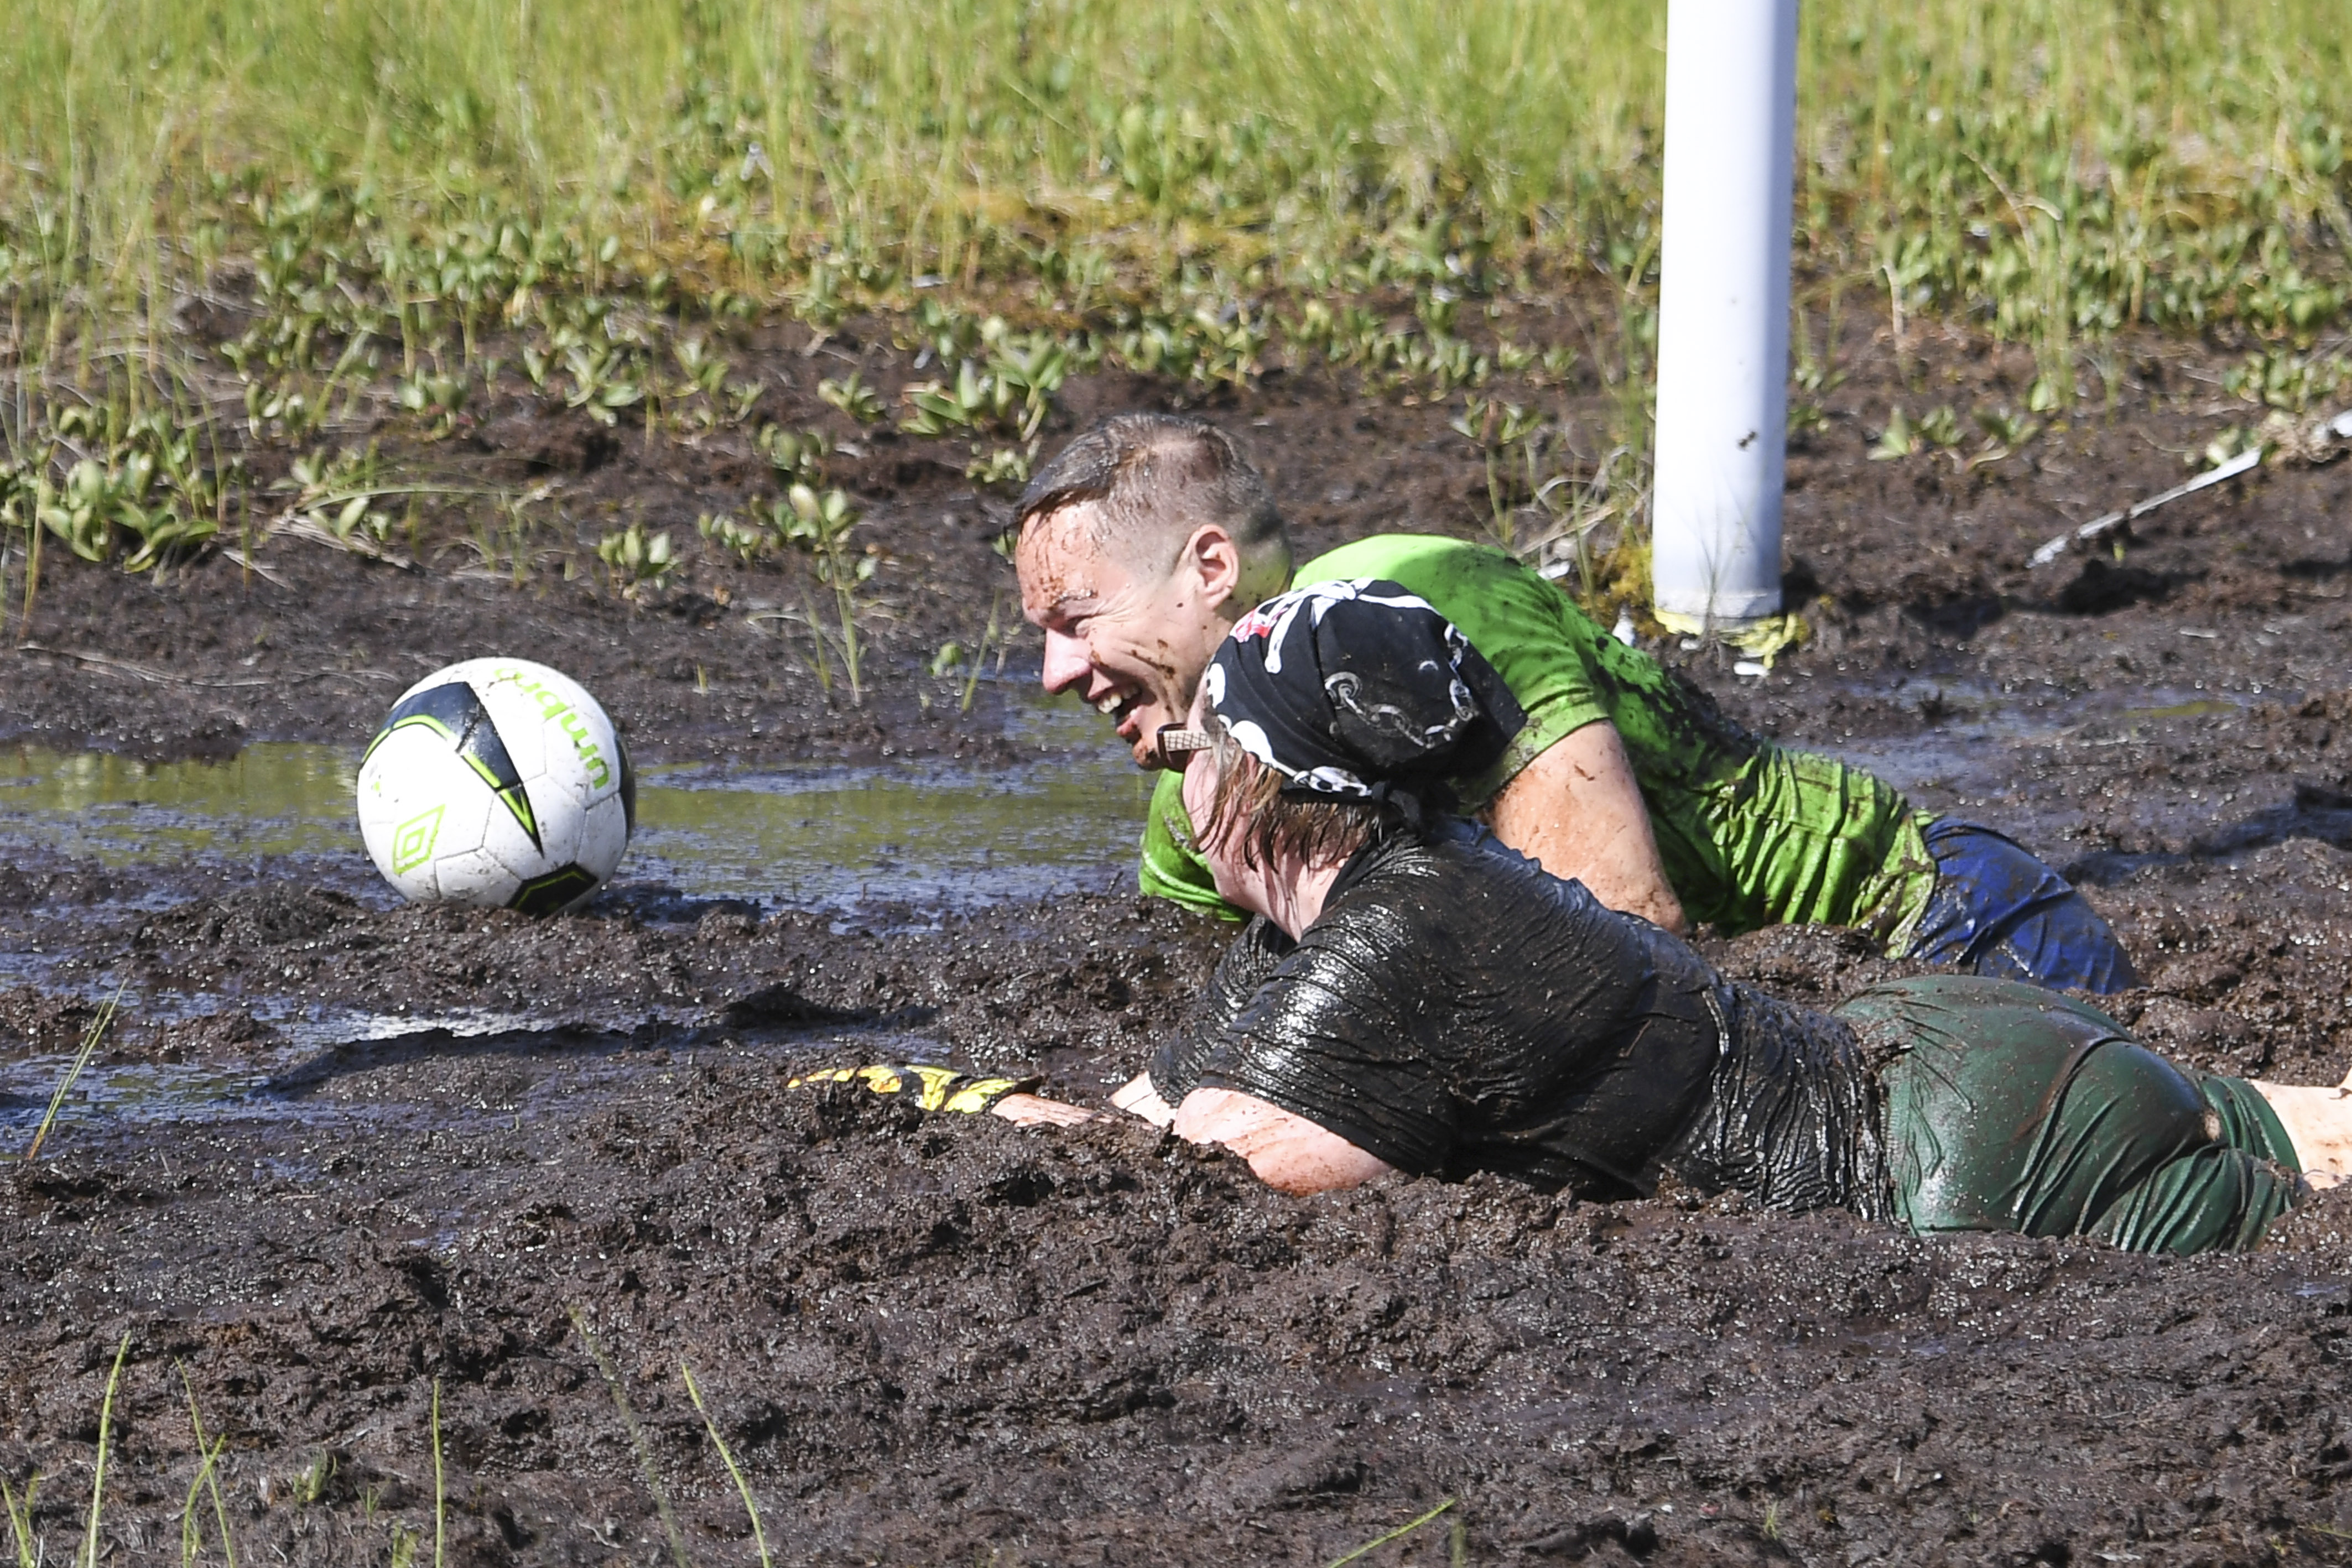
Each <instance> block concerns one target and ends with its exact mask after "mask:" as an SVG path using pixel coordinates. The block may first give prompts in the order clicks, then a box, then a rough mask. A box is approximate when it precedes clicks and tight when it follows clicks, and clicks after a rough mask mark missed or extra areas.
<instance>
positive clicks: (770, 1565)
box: [677, 1361, 775, 1568]
mask: <svg viewBox="0 0 2352 1568" xmlns="http://www.w3.org/2000/svg"><path fill="white" fill-rule="evenodd" d="M677 1370H678V1374H679V1375H681V1376H683V1377H684V1378H685V1379H686V1393H687V1397H688V1398H689V1399H692V1400H693V1401H694V1413H695V1414H696V1415H698V1416H701V1417H702V1429H703V1430H704V1431H706V1432H708V1433H709V1434H710V1446H711V1447H712V1448H717V1449H718V1450H719V1462H720V1463H721V1464H724V1465H725V1466H726V1467H727V1473H728V1475H729V1476H730V1477H732V1478H733V1479H734V1481H735V1490H736V1491H737V1492H739V1493H740V1494H741V1496H742V1499H743V1511H744V1512H745V1513H748V1514H750V1515H751V1539H752V1540H753V1541H754V1542H758V1543H759V1547H760V1568H775V1561H774V1559H772V1558H771V1557H770V1556H769V1555H768V1532H767V1531H765V1530H763V1529H761V1525H760V1505H759V1504H758V1503H755V1502H753V1501H752V1500H751V1482H750V1481H747V1480H745V1479H743V1469H742V1467H741V1466H740V1465H738V1464H737V1463H736V1462H735V1456H734V1455H733V1454H732V1453H730V1452H729V1451H728V1448H727V1439H726V1438H724V1437H720V1436H719V1423H718V1422H716V1421H713V1420H712V1419H711V1418H710V1411H709V1407H708V1406H705V1405H704V1404H703V1403H702V1390H701V1389H699V1388H697V1387H696V1386H695V1385H694V1368H692V1367H690V1366H688V1365H687V1364H686V1363H684V1362H683V1361H681V1362H679V1363H678V1364H677Z"/></svg>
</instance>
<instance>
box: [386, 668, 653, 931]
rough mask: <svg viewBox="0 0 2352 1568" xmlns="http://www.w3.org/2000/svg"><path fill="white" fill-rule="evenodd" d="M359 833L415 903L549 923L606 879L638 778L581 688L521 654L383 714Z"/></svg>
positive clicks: (415, 692) (444, 675)
mask: <svg viewBox="0 0 2352 1568" xmlns="http://www.w3.org/2000/svg"><path fill="white" fill-rule="evenodd" d="M359 807H360V835H361V837H362V838H363V839H365V840H366V841H367V851H368V855H369V858H370V859H372V860H373V861H374V862H375V869H376V870H378V871H380V872H382V873H383V878H384V880H385V881H386V882H389V883H392V885H393V886H394V887H396V888H398V889H399V890H400V891H401V893H402V894H404V895H405V896H406V897H408V898H409V899H411V900H413V901H415V902H416V903H420V904H423V903H430V902H433V901H435V900H441V901H445V902H449V903H456V904H476V905H479V906H481V907H483V908H491V909H520V910H521V911H523V912H524V913H525V914H528V915H555V914H560V913H562V911H564V910H567V909H571V908H573V907H575V906H576V905H578V904H581V903H582V902H583V901H584V900H585V899H586V898H587V897H588V895H589V894H593V893H594V892H595V891H596V890H597V889H598V888H599V887H601V886H603V885H604V879H605V878H606V877H609V876H611V875H612V874H613V871H614V867H616V866H618V865H619V864H620V863H621V852H622V851H624V850H625V849H626V848H627V847H628V843H629V834H630V832H631V831H634V830H635V827H636V816H637V786H636V779H635V776H634V775H633V774H632V772H631V771H630V768H629V754H628V750H627V748H626V747H624V746H623V745H622V743H621V737H620V735H619V733H618V732H617V731H615V730H614V728H613V721H612V720H611V719H609V718H607V717H605V716H604V709H603V708H602V707H600V706H597V702H596V699H595V698H594V697H592V696H590V695H588V694H587V692H586V691H584V690H583V689H582V688H581V686H580V685H579V683H577V682H575V681H573V680H572V679H571V678H569V677H568V676H565V675H562V674H558V673H557V672H556V671H554V670H551V669H549V668H548V667H547V666H546V665H545V664H532V663H531V662H530V661H529V660H528V659H468V660H467V661H466V662H465V663H463V664H452V665H450V666H449V667H448V668H447V669H446V670H438V671H436V672H435V673H434V674H429V675H427V676H425V678H424V679H423V680H421V681H419V682H417V683H416V684H415V685H413V686H411V687H409V688H408V690H407V691H405V692H404V693H402V694H401V697H400V700H399V701H398V702H395V703H394V704H393V705H392V712H391V713H390V714H389V715H387V716H385V718H384V721H383V728H381V729H379V730H377V731H376V732H375V738H374V739H373V740H371V741H369V742H368V748H367V754H366V756H364V757H363V758H362V759H361V761H360V783H359Z"/></svg>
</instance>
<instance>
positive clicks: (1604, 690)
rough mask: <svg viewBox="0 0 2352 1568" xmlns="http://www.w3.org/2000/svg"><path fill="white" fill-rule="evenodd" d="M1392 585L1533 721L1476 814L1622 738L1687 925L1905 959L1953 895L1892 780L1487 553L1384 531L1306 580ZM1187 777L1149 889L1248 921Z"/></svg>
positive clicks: (1480, 798) (1147, 881) (1153, 863)
mask: <svg viewBox="0 0 2352 1568" xmlns="http://www.w3.org/2000/svg"><path fill="white" fill-rule="evenodd" d="M1363 577H1378V578H1386V579H1388V580H1391V581H1392V582H1399V583H1402V584H1403V585H1404V586H1405V587H1406V588H1408V589H1410V590H1412V591H1413V592H1414V593H1417V594H1419V595H1421V597H1422V598H1423V599H1426V600H1428V601H1429V602H1430V603H1432V604H1433V605H1435V606H1436V607H1437V609H1438V611H1439V612H1441V613H1442V614H1444V616H1445V617H1446V618H1447V619H1449V620H1451V621H1452V622H1454V624H1455V625H1457V626H1459V627H1461V628H1462V631H1463V634H1464V635H1465V636H1467V637H1468V638H1469V639H1470V642H1471V644H1472V645H1473V646H1475V648H1476V649H1477V650H1478V652H1479V653H1483V654H1485V655H1486V662H1487V663H1488V664H1492V665H1494V666H1495V669H1496V672H1497V673H1498V674H1501V675H1502V677H1503V679H1504V680H1505V682H1507V684H1508V685H1509V686H1510V688H1511V693H1512V695H1514V696H1516V697H1517V698H1518V700H1519V706H1521V707H1523V708H1525V709H1526V710H1527V715H1528V723H1527V727H1526V728H1525V729H1523V730H1521V731H1520V733H1519V737H1518V738H1517V741H1516V742H1514V743H1513V745H1512V747H1511V748H1510V749H1509V750H1508V751H1507V753H1505V755H1504V757H1503V759H1502V761H1501V762H1500V763H1498V764H1496V767H1494V768H1491V769H1489V770H1488V771H1487V772H1486V773H1485V774H1482V775H1480V776H1479V777H1477V778H1475V779H1456V780H1455V781H1454V786H1455V789H1456V791H1457V792H1458V793H1459V794H1460V796H1461V797H1462V803H1463V806H1464V809H1465V810H1474V811H1475V810H1480V809H1482V808H1484V807H1485V806H1486V803H1487V802H1489V801H1490V800H1493V799H1494V797H1495V795H1496V793H1497V792H1498V791H1500V790H1501V789H1502V788H1503V786H1504V785H1506V784H1507V783H1509V782H1510V780H1511V779H1512V778H1513V777H1514V776H1515V775H1517V772H1518V771H1519V769H1520V768H1524V767H1526V766H1527V765H1528V762H1529V761H1530V760H1532V759H1533V758H1535V757H1537V756H1538V755H1539V754H1540V753H1541V752H1543V751H1544V750H1545V749H1546V748H1547V747H1550V746H1551V745H1553V744H1554V743H1555V742H1557V741H1559V739H1560V738H1561V737H1564V736H1567V735H1570V734H1572V733H1574V732H1575V731H1577V730H1579V729H1581V728H1583V727H1585V726H1586V725H1588V724H1594V723H1598V722H1599V721H1601V720H1603V719H1606V720H1608V721H1609V722H1610V723H1611V724H1613V725H1615V726H1616V727H1617V733H1618V735H1619V736H1620V737H1622V739H1623V740H1624V743H1625V753H1626V756H1627V757H1628V758H1630V759H1631V760H1632V762H1633V776H1634V778H1635V779H1636V780H1637V781H1638V782H1639V783H1640V785H1641V789H1642V797H1643V800H1645V801H1646V802H1647V803H1648V805H1649V809H1650V825H1651V828H1652V830H1653V831H1654V833H1655V834H1656V836H1657V841H1658V855H1659V859H1660V860H1661V861H1662V862H1664V867H1665V873H1666V881H1667V882H1668V883H1670V884H1671V885H1672V886H1673V888H1674V890H1675V896H1676V897H1678V898H1680V899H1681V900H1682V905H1683V910H1684V913H1685V914H1686V915H1689V917H1690V918H1691V919H1692V920H1693V921H1694V922H1698V921H1705V922H1708V923H1711V924H1713V925H1717V926H1718V927H1720V928H1721V929H1723V930H1726V931H1730V932H1738V931H1751V930H1754V929H1756V928H1758V927H1759V926H1764V925H1784V924H1811V925H1857V926H1863V927H1864V928H1867V929H1869V930H1871V931H1873V932H1874V933H1875V934H1877V935H1878V936H1879V937H1880V938H1881V940H1882V941H1884V942H1885V944H1886V946H1887V950H1888V951H1890V952H1895V953H1901V952H1905V951H1906V950H1907V949H1908V948H1909V946H1910V941H1911V936H1912V933H1913V931H1914V929H1915V928H1916V925H1917V924H1918V919H1919V915H1920V912H1921V911H1922V910H1923V909H1924V908H1925V907H1926V904H1927V896H1928V894H1930V893H1931V892H1932V891H1934V888H1935V884H1936V862H1935V861H1934V859H1933V857H1932V856H1931V855H1930V854H1929V853H1928V851H1927V842H1926V841H1925V840H1924V839H1922V838H1921V836H1920V830H1921V828H1922V826H1923V825H1924V824H1925V823H1926V822H1927V821H1928V819H1927V817H1926V816H1924V815H1923V814H1921V813H1918V812H1916V811H1914V810H1912V809H1911V807H1910V806H1909V805H1908V804H1907V803H1906V801H1905V800H1904V799H1903V797H1902V796H1901V795H1900V794H1898V793H1897V792H1896V791H1895V789H1894V788H1893V787H1892V786H1890V785H1888V784H1886V783H1885V782H1884V781H1883V780H1880V779H1874V778H1872V777H1871V776H1870V775H1869V774H1867V773H1864V772H1862V771H1860V770H1858V769H1856V768H1848V767H1847V766H1845V765H1844V764H1843V763H1841V762H1836V761H1832V759H1830V758H1825V757H1815V756H1811V755H1808V754H1806V753H1804V752H1799V751H1784V750H1782V749H1781V748H1780V747H1777V746H1774V745H1772V744H1770V743H1769V742H1768V741H1763V740H1759V739H1757V738H1756V737H1753V736H1750V735H1748V734H1747V733H1746V732H1745V731H1743V730H1741V729H1740V728H1739V727H1738V726H1737V725H1734V724H1732V723H1731V722H1730V721H1729V720H1728V719H1727V718H1725V717H1724V716H1723V715H1722V714H1721V712H1719V711H1718V710H1717V707H1716V706H1715V702H1714V700H1713V699H1712V698H1710V697H1709V696H1708V695H1706V693H1705V692H1703V691H1701V690H1699V689H1698V688H1697V687H1696V686H1695V685H1691V684H1690V683H1689V682H1688V681H1686V680H1684V679H1683V678H1682V677H1681V676H1679V675H1676V674H1674V673H1673V672H1672V671H1670V670H1668V669H1666V668H1665V667H1664V665H1662V664H1659V663H1658V662H1657V660H1655V659H1654V658H1652V657H1651V656H1650V655H1649V654H1647V653H1643V652H1642V651H1641V650H1640V649H1638V648H1630V647H1627V646H1625V645H1624V644H1623V643H1619V642H1618V641H1617V640H1616V639H1615V638H1613V637H1612V636H1610V635H1609V634H1608V633H1607V632H1604V631H1602V630H1601V627H1600V626H1599V625H1598V624H1596V623H1595V622H1593V620H1592V618H1591V616H1589V615H1586V614H1585V613H1584V612H1582V611H1580V610H1579V609H1578V608H1577V607H1576V605H1575V604H1574V603H1573V602H1572V601H1570V599H1569V598H1568V596H1567V595H1566V594H1564V593H1562V592H1561V591H1559V589H1558V588H1556V587H1554V586H1553V585H1552V584H1551V583H1549V582H1547V581H1545V580H1543V579H1542V578H1540V577H1538V576H1537V575H1536V574H1535V573H1534V572H1532V571H1530V570H1528V569H1527V568H1526V567H1524V566H1522V565H1520V564H1519V563H1518V562H1517V560H1515V559H1512V558H1511V557H1509V556H1507V555H1506V554H1504V553H1503V552H1502V551H1500V550H1497V549H1488V548H1487V547H1486V546H1483V545H1474V544H1465V543H1463V542H1462V541H1460V540H1458V539H1448V538H1434V537H1431V536H1427V535H1420V534H1381V535H1376V536H1374V537H1373V538H1368V539H1361V540H1359V541H1358V542H1356V543H1354V544H1351V545H1346V546H1343V547H1341V548H1340V549H1336V550H1333V551H1331V552H1330V553H1329V554H1328V555H1324V556H1321V557H1318V559H1314V560H1311V561H1309V562H1307V565H1305V566H1304V567H1302V568H1300V569H1299V570H1298V573H1297V579H1296V580H1297V581H1298V582H1319V581H1324V580H1331V579H1349V578H1363ZM1180 779H1181V775H1178V774H1174V773H1171V774H1168V775H1165V776H1164V777H1163V778H1162V779H1160V786H1159V789H1157V790H1156V791H1155V792H1154V794H1153V796H1152V800H1151V810H1150V818H1149V820H1148V821H1146V823H1145V824H1144V831H1143V864H1142V870H1141V876H1140V881H1141V883H1142V887H1143V891H1144V892H1146V893H1148V894H1157V895H1158V896H1160V897H1163V898H1172V899H1174V900H1176V901H1177V902H1179V903H1181V904H1191V905H1192V906H1194V907H1196V908H1202V909H1208V910H1213V911H1216V912H1218V913H1221V914H1225V915H1234V914H1236V913H1237V912H1235V911H1234V910H1233V909H1232V908H1231V907H1230V906H1229V905H1227V904H1225V903H1224V902H1223V900H1221V899H1219V898H1218V896H1217V894H1216V889H1215V886H1214V884H1213V883H1212V881H1211V879H1210V876H1209V869H1208V867H1207V865H1206V864H1204V863H1203V862H1202V860H1201V858H1200V856H1199V854H1198V853H1197V852H1194V851H1193V849H1192V824H1191V822H1190V821H1189V819H1188V818H1187V817H1186V816H1185V812H1184V801H1183V795H1182V790H1181V783H1180Z"/></svg>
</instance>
